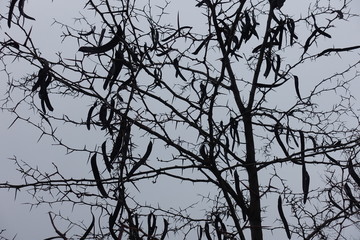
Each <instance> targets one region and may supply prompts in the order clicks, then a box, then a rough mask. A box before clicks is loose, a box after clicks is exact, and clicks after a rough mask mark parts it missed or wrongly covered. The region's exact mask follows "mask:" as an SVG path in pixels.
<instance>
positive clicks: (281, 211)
mask: <svg viewBox="0 0 360 240" xmlns="http://www.w3.org/2000/svg"><path fill="white" fill-rule="evenodd" d="M278 211H279V215H280V218H281V221H282V222H283V224H284V229H285V232H286V235H287V237H288V238H289V239H290V238H291V234H290V230H289V225H288V223H287V221H286V218H285V215H284V212H283V209H282V201H281V196H279V198H278Z"/></svg>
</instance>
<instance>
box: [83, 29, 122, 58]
mask: <svg viewBox="0 0 360 240" xmlns="http://www.w3.org/2000/svg"><path fill="white" fill-rule="evenodd" d="M122 34H123V32H122V29H121V27H120V26H118V30H117V32H116V33H115V36H114V37H113V38H112V39H111V40H110V41H109V42H107V43H106V44H104V45H102V46H98V47H87V46H83V47H80V48H79V51H80V52H85V53H89V54H93V53H104V52H107V51H109V50H111V49H114V48H115V47H116V45H118V44H119V42H120V41H121V37H122Z"/></svg>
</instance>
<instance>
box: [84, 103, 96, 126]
mask: <svg viewBox="0 0 360 240" xmlns="http://www.w3.org/2000/svg"><path fill="white" fill-rule="evenodd" d="M96 106H97V102H95V103H94V105H93V106H92V107H91V108H90V109H89V112H88V115H87V118H86V127H87V129H88V130H90V121H91V117H92V113H93V111H94V109H95V108H96Z"/></svg>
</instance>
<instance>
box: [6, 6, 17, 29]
mask: <svg viewBox="0 0 360 240" xmlns="http://www.w3.org/2000/svg"><path fill="white" fill-rule="evenodd" d="M16 2H17V0H11V2H10V7H9V13H8V19H7V24H8V27H9V28H10V27H11V19H12V15H13V12H14V7H15V4H16Z"/></svg>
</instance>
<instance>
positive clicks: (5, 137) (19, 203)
mask: <svg viewBox="0 0 360 240" xmlns="http://www.w3.org/2000/svg"><path fill="white" fill-rule="evenodd" d="M7 2H8V1H1V2H0V9H1V10H0V11H1V13H2V14H4V13H7V11H8V8H7V6H8V3H7ZM83 2H84V1H72V0H61V1H59V0H55V1H31V0H29V1H28V2H26V5H25V11H26V12H27V14H28V15H30V16H33V17H35V18H36V21H35V22H33V21H27V22H26V23H25V25H26V26H33V30H32V32H33V35H32V36H33V39H34V41H35V42H37V43H38V46H41V47H42V49H41V51H42V53H43V55H44V56H45V57H51V58H53V57H54V54H55V53H56V52H58V51H63V52H64V55H66V54H68V56H69V57H70V56H71V54H72V53H73V52H74V51H77V49H78V46H77V45H73V44H72V43H69V42H66V41H65V42H63V43H62V42H61V39H60V38H59V32H61V30H59V28H58V27H57V26H56V25H52V23H53V19H54V18H55V19H57V20H58V21H60V22H65V23H68V24H72V23H73V22H74V21H73V20H72V19H71V17H73V16H77V15H78V12H79V11H83ZM154 2H162V1H160V0H158V1H154ZM173 2H174V3H173V4H171V6H170V9H171V10H173V11H174V12H175V13H176V12H177V11H178V10H179V12H180V20H181V22H182V24H183V25H194V24H195V27H197V28H198V29H199V30H200V29H201V27H202V22H201V21H199V20H198V19H199V18H200V17H201V16H200V12H199V11H198V9H197V8H195V7H191V8H189V7H188V6H189V5H191V6H194V5H195V4H194V1H191V0H182V1H173ZM299 2H302V1H294V0H293V1H290V0H288V1H287V2H286V4H285V6H284V11H285V10H287V9H289V10H290V11H293V12H294V15H296V14H297V13H298V12H300V9H302V10H305V9H304V6H305V4H303V2H302V3H299ZM154 4H155V3H154ZM351 8H352V10H353V12H358V13H360V2H359V1H353V2H352V3H351ZM16 14H17V12H16ZM167 18H168V19H169V22H170V21H171V22H175V21H176V14H173V15H172V14H170V15H168V16H167ZM0 27H1V29H0V38H1V39H3V38H5V36H4V32H9V33H10V32H11V30H9V29H8V28H7V26H4V25H3V26H0ZM359 30H360V22H359V21H358V20H357V21H352V22H345V21H344V22H343V24H340V26H339V27H338V28H336V29H333V30H332V31H333V33H334V34H332V33H331V32H330V34H332V35H333V38H332V39H331V43H333V42H334V41H335V42H336V43H338V44H339V47H342V46H343V47H345V46H349V45H358V44H359V39H360V31H359ZM339 32H340V33H341V34H338V33H339ZM335 33H336V35H335ZM21 39H23V36H22V37H21ZM325 41H326V40H325ZM329 47H331V46H330V43H329ZM324 48H325V47H324ZM352 56H354V55H352ZM357 56H358V57H359V54H358V55H357ZM357 60H358V59H349V58H348V57H347V56H346V55H342V56H341V57H333V58H331V59H329V60H327V61H326V63H325V64H324V63H322V64H321V65H318V64H315V63H308V64H305V65H304V66H303V67H302V68H303V69H304V71H303V72H301V73H299V74H298V75H299V76H301V79H305V80H306V81H305V80H303V81H302V84H301V88H302V91H303V92H306V90H307V89H310V86H311V85H312V84H313V81H312V79H317V78H321V77H324V76H326V74H327V73H329V71H327V70H326V69H329V70H331V71H337V70H336V69H339V70H340V69H341V68H343V67H344V66H346V65H348V64H349V63H351V62H354V61H357ZM9 70H10V71H11V72H13V73H14V75H15V76H17V77H22V76H24V75H25V74H26V73H28V72H29V71H35V70H34V68H29V67H28V66H27V65H24V64H16V63H15V64H13V65H12V66H10V68H9ZM319 70H321V71H319ZM0 79H1V82H0V89H1V90H0V91H1V94H3V93H4V91H5V89H6V85H5V80H6V78H5V76H4V74H3V73H2V72H0ZM306 84H309V86H307V85H306ZM353 87H354V88H357V89H360V84H359V81H357V83H355V85H354V86H353ZM291 89H292V88H291ZM292 91H293V90H291V91H289V92H288V93H285V95H284V94H283V93H282V95H281V98H274V99H275V102H274V104H276V105H277V104H282V102H283V101H284V99H286V98H287V97H289V98H290V97H293V96H294V92H292ZM354 92H355V93H356V91H354ZM286 94H288V96H286ZM355 97H358V98H360V94H359V91H357V96H355ZM59 100H61V104H60V101H59V102H55V103H57V104H56V106H54V107H55V109H56V111H59V113H61V111H62V110H63V109H64V110H66V111H70V112H71V113H72V114H75V115H76V114H78V115H79V116H84V117H85V116H86V113H87V110H88V108H83V109H81V108H80V106H81V103H77V104H78V105H72V102H71V101H68V102H67V100H65V99H59ZM323 101H324V102H323V103H322V104H324V105H325V104H326V102H327V100H326V99H324V100H323ZM69 106H72V107H73V108H72V109H69ZM358 109H359V108H358ZM23 111H24V113H25V115H29V116H32V117H36V116H37V115H36V113H34V112H33V111H32V110H29V109H23ZM13 120H14V116H13V115H10V114H9V113H7V112H0V136H1V137H0V146H1V148H0V161H1V168H0V182H3V181H10V182H11V181H14V182H15V183H21V179H20V175H19V174H18V173H17V172H16V170H15V169H14V164H13V162H12V161H11V160H9V158H12V157H13V156H14V155H16V157H17V158H18V159H21V160H24V161H26V162H27V163H29V164H33V165H34V166H39V168H41V169H49V170H48V171H52V170H53V167H52V163H55V164H56V165H57V166H59V168H60V169H66V174H67V175H68V176H77V175H79V174H82V175H84V176H90V177H91V176H92V175H91V172H90V167H89V168H84V167H83V166H84V164H86V162H87V158H86V157H84V155H83V154H82V155H81V154H74V155H66V152H65V150H64V149H63V148H61V147H60V148H59V147H56V146H55V147H54V146H53V142H52V141H51V140H50V139H49V138H42V139H40V141H38V139H39V137H40V134H41V132H40V131H39V130H37V129H34V128H33V127H31V126H29V125H27V124H24V122H21V121H19V122H17V123H15V125H14V126H13V127H12V128H10V129H8V127H9V126H10V124H11V123H12V121H13ZM58 127H59V132H61V131H63V133H64V134H63V137H64V139H65V138H66V139H67V140H68V141H72V142H73V143H74V144H78V143H79V142H82V141H84V144H88V145H91V144H96V143H98V141H97V139H98V137H101V133H98V132H95V133H93V132H91V133H89V132H86V131H84V129H83V130H81V131H80V132H81V134H75V133H73V132H72V130H71V129H67V128H68V126H66V125H59V126H58ZM69 131H71V132H72V134H69ZM80 132H78V133H80ZM295 174H300V172H297V173H295ZM289 175H294V173H293V172H291V171H289ZM167 184H168V183H161V181H160V180H159V185H157V186H158V187H160V188H163V189H164V191H166V192H167V193H168V194H167V195H164V196H162V200H164V201H165V202H171V201H172V200H173V199H178V200H179V199H181V202H182V203H183V204H184V205H186V204H187V200H188V199H191V198H189V196H188V195H185V196H187V197H185V198H184V197H182V196H184V194H185V189H187V190H188V189H189V186H186V187H185V186H183V187H184V189H182V188H177V189H171V188H169V187H168V186H167ZM146 189H149V190H150V189H151V188H146V187H144V190H143V191H144V192H143V194H144V196H150V195H151V192H148V193H147V192H146V191H145V190H146ZM183 190H184V192H183ZM196 191H197V193H199V189H194V192H196ZM200 193H201V191H200ZM204 194H205V192H204ZM0 196H1V204H0V230H1V229H7V231H6V234H4V236H7V237H8V238H10V239H11V238H12V237H13V236H14V235H15V234H17V238H16V239H43V238H46V237H51V236H53V235H55V234H54V231H53V229H52V228H51V226H50V223H49V217H48V215H47V212H48V211H49V209H48V208H47V207H46V206H40V207H38V208H35V209H32V210H31V211H30V208H29V206H27V205H24V204H23V203H24V202H27V201H29V200H30V201H31V199H29V196H28V195H27V194H26V193H24V192H19V193H18V194H17V198H16V201H14V198H15V195H14V192H13V191H11V192H6V191H4V190H1V192H0ZM157 198H158V196H155V198H154V199H153V200H156V199H157ZM149 200H150V199H149ZM58 207H59V208H58ZM60 208H61V206H55V208H54V209H51V211H55V212H56V211H58V209H60ZM61 210H62V211H65V212H68V213H69V214H71V215H72V216H74V217H75V218H76V216H79V219H84V218H85V220H84V222H85V223H86V224H88V223H89V222H90V220H91V219H90V214H89V212H88V211H87V210H81V209H80V210H79V211H76V212H71V209H69V208H68V209H63V208H61ZM285 212H286V210H285ZM64 215H65V214H64ZM86 215H88V216H89V218H88V219H86V217H84V216H86ZM282 234H284V233H282ZM355 234H356V233H355ZM282 237H285V234H284V235H282ZM284 239H285V238H284Z"/></svg>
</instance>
